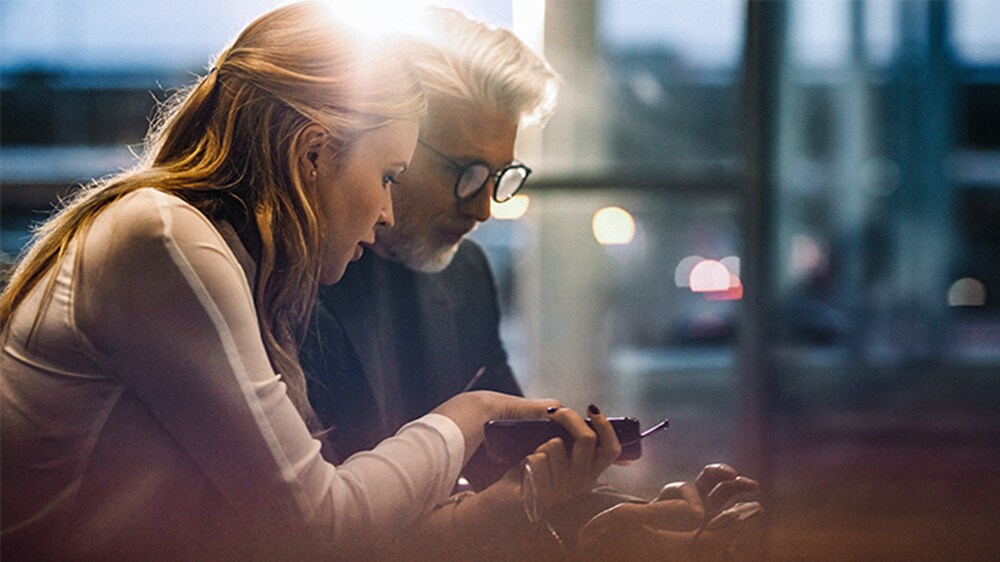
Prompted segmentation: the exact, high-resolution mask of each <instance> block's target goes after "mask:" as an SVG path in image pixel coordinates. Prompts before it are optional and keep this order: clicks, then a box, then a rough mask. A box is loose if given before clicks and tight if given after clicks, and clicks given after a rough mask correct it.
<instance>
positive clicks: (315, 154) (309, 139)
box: [297, 123, 329, 177]
mask: <svg viewBox="0 0 1000 562" xmlns="http://www.w3.org/2000/svg"><path fill="white" fill-rule="evenodd" d="M328 137H329V135H328V133H327V132H326V129H324V128H323V127H322V126H321V125H319V124H317V123H313V124H311V125H308V126H307V127H306V128H304V129H302V132H301V133H299V150H298V158H297V159H298V161H299V165H300V166H302V170H303V171H304V172H305V174H306V177H310V176H312V177H315V175H316V172H317V170H318V169H319V154H320V151H321V150H322V149H323V147H324V146H325V145H326V142H327V140H328Z"/></svg>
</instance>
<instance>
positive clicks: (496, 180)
mask: <svg viewBox="0 0 1000 562" xmlns="http://www.w3.org/2000/svg"><path fill="white" fill-rule="evenodd" d="M417 142H418V143H420V144H421V145H423V146H424V147H425V148H427V150H430V151H431V152H433V153H434V154H437V155H438V156H440V157H441V158H442V159H444V160H445V161H446V162H448V163H449V164H451V166H452V167H453V168H455V171H457V172H458V177H456V178H455V188H454V190H453V194H454V195H455V199H456V200H457V201H458V202H459V203H466V202H468V201H472V200H473V199H475V198H476V197H479V194H480V193H482V191H483V188H485V187H486V184H488V183H489V182H490V178H493V185H495V186H499V185H500V180H501V178H503V175H504V174H506V173H507V172H509V171H510V170H523V171H524V177H523V178H522V179H521V184H520V185H518V186H517V189H515V190H514V191H513V192H512V193H511V194H510V196H509V197H507V198H506V199H500V198H499V197H498V196H499V191H498V190H497V189H496V188H494V189H493V200H494V201H496V202H497V203H506V202H507V201H510V200H511V199H513V198H514V196H515V195H517V194H518V193H519V192H520V191H521V190H522V189H523V188H524V184H525V183H527V181H528V177H529V176H531V168H529V167H528V166H526V165H524V164H521V163H520V162H512V163H510V164H507V165H506V166H504V167H503V168H500V169H499V170H497V171H495V172H494V171H493V170H491V169H490V166H489V164H487V163H486V162H483V161H481V160H476V161H474V162H469V163H468V164H459V163H458V162H456V161H455V160H453V159H452V158H450V157H448V156H446V155H445V154H444V153H443V152H441V151H440V150H438V149H436V148H434V147H433V146H431V145H429V144H427V143H426V142H424V140H423V139H420V138H418V139H417ZM473 166H483V167H484V168H486V172H487V173H486V177H485V178H484V179H483V183H482V184H480V185H479V187H477V188H476V189H475V190H473V191H472V193H470V194H469V195H466V196H465V197H462V196H460V195H459V193H458V188H459V186H460V185H462V178H463V177H464V176H465V173H466V172H468V171H469V169H470V168H472V167H473Z"/></svg>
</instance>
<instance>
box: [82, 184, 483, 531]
mask: <svg viewBox="0 0 1000 562" xmlns="http://www.w3.org/2000/svg"><path fill="white" fill-rule="evenodd" d="M76 279H77V281H76V288H77V292H76V295H75V299H76V305H75V310H76V321H77V327H78V331H79V334H80V337H81V339H84V340H86V342H87V343H88V344H89V346H90V347H91V348H92V349H93V350H94V355H95V357H96V358H97V359H98V360H99V361H101V362H102V363H103V364H104V366H105V367H106V369H107V370H108V372H109V373H112V374H113V375H114V376H116V377H117V378H119V379H120V381H121V384H122V385H123V386H124V387H125V388H126V389H127V391H128V392H130V393H131V394H132V395H134V396H135V397H136V398H137V399H138V400H139V401H141V402H142V404H143V405H144V406H145V407H146V408H147V409H148V411H149V412H150V413H151V415H152V416H154V417H155V418H156V419H157V420H158V422H159V423H160V424H161V425H162V426H163V428H164V429H165V430H166V431H167V432H168V433H169V434H170V436H171V437H172V438H173V439H174V440H176V442H177V443H178V444H179V446H180V447H181V448H182V449H183V451H184V452H185V453H186V454H187V455H189V456H190V458H191V459H193V460H194V462H195V463H196V464H197V466H198V467H199V469H200V471H201V472H202V473H203V474H204V475H205V477H206V478H207V479H208V480H209V481H210V482H211V483H212V485H213V486H214V487H215V488H216V489H217V490H218V492H219V494H220V495H221V497H222V498H223V499H224V501H226V502H227V503H228V504H230V505H231V506H232V508H233V509H234V511H235V512H236V513H243V514H246V516H247V518H248V519H249V520H250V524H253V525H254V527H255V528H256V527H259V528H261V529H276V531H275V532H282V533H287V534H288V536H295V535H298V536H299V539H298V540H299V541H300V542H311V543H312V544H314V545H315V544H316V542H313V541H307V538H308V537H309V536H310V535H311V536H313V537H314V538H315V539H316V541H317V542H319V543H332V544H334V545H335V548H340V547H339V546H338V545H341V544H343V545H347V544H353V543H354V542H355V541H358V540H359V539H360V540H363V539H364V538H366V537H372V536H373V535H377V534H378V533H379V532H381V531H391V530H394V529H398V528H401V527H402V526H404V525H406V524H407V523H409V522H410V521H412V520H413V519H414V518H415V517H417V516H418V515H419V514H420V513H421V512H423V511H426V510H429V509H430V508H431V507H433V506H434V505H435V504H437V503H438V502H440V501H441V500H442V499H443V498H445V497H446V496H447V494H448V492H449V491H450V489H451V487H452V486H453V484H454V481H455V479H456V478H457V475H458V472H459V470H460V468H461V465H462V462H463V459H464V457H465V442H466V441H467V438H466V436H465V435H463V433H462V431H463V430H466V431H469V429H468V428H467V427H463V426H461V425H456V423H455V422H454V421H452V420H451V419H448V418H447V417H445V416H443V415H429V416H426V417H424V418H421V419H420V420H417V421H415V422H413V423H412V424H409V425H408V426H406V427H404V428H403V429H402V430H400V433H399V434H398V435H397V436H396V437H394V438H391V439H388V440H386V441H384V442H383V443H381V444H380V445H379V446H378V447H377V448H375V449H374V450H373V451H369V452H365V453H362V454H359V455H356V456H354V457H352V458H351V459H349V460H348V461H346V462H345V463H344V464H343V465H341V466H339V467H337V468H334V467H333V466H332V465H329V464H327V463H325V462H324V461H323V460H322V458H321V457H320V455H319V448H320V445H319V443H318V442H317V441H316V440H314V439H313V438H312V437H311V436H310V434H309V432H308V430H307V429H306V426H305V424H304V422H303V421H302V419H301V418H300V417H299V415H298V412H297V411H296V410H295V408H294V406H293V405H292V403H291V401H290V400H289V399H288V398H287V396H286V393H285V385H284V383H283V382H281V380H280V378H279V376H277V375H276V374H275V373H274V372H273V370H272V368H271V365H270V362H269V360H268V357H267V353H266V352H265V350H264V346H263V343H262V341H261V335H260V332H259V329H258V327H257V319H256V316H255V315H256V313H255V310H254V307H253V303H252V298H251V295H250V291H249V288H248V286H247V282H246V280H245V278H244V274H243V271H242V270H241V269H240V267H239V265H238V264H237V263H236V261H235V259H234V258H233V256H232V254H231V253H230V252H229V250H228V248H227V247H226V246H225V244H224V242H223V241H222V240H221V239H220V238H219V236H218V234H217V233H216V231H215V230H214V229H213V228H212V226H211V225H210V224H209V223H208V221H207V220H206V219H205V218H204V217H203V216H202V215H201V214H200V213H199V212H198V211H197V210H195V209H194V208H192V207H191V206H189V205H187V204H185V203H183V202H182V201H180V200H179V199H177V198H175V197H172V196H169V195H166V194H163V193H160V192H157V191H154V190H140V191H139V192H137V193H135V194H132V195H129V196H127V197H126V198H125V199H123V200H121V201H119V202H117V203H115V204H114V205H112V206H111V207H110V208H109V209H108V210H106V211H105V213H104V214H102V215H101V216H100V217H99V218H98V220H97V221H96V222H95V224H94V225H93V226H92V228H91V229H90V230H89V232H88V234H87V237H86V241H85V244H84V248H83V253H82V262H81V264H80V268H79V270H78V272H77V276H76ZM474 440H475V437H473V441H474ZM278 530H280V531H278Z"/></svg>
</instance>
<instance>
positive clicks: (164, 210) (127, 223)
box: [94, 187, 218, 240]
mask: <svg viewBox="0 0 1000 562" xmlns="http://www.w3.org/2000/svg"><path fill="white" fill-rule="evenodd" d="M102 215H103V216H100V217H98V220H97V221H95V225H94V227H95V229H96V230H101V229H102V226H103V228H105V229H110V231H111V233H113V235H114V237H115V238H117V239H139V240H148V239H157V240H162V239H163V238H164V237H168V238H177V237H181V238H190V237H206V236H207V237H210V238H212V239H217V238H218V230H217V229H216V228H215V227H214V226H213V225H212V223H211V221H209V220H208V218H207V217H206V216H205V215H204V214H203V213H202V212H201V211H199V210H198V209H197V208H195V207H194V206H193V205H191V204H190V203H188V202H187V201H185V200H184V199H182V198H180V197H178V196H177V195H173V194H171V193H167V192H165V191H161V190H159V189H156V188H152V187H143V188H139V189H136V190H134V191H132V192H130V193H128V194H126V195H123V196H122V197H121V198H120V199H118V200H117V201H115V202H113V203H111V204H110V205H109V206H108V207H107V208H106V209H105V210H104V212H103V213H102ZM102 223H103V224H102Z"/></svg>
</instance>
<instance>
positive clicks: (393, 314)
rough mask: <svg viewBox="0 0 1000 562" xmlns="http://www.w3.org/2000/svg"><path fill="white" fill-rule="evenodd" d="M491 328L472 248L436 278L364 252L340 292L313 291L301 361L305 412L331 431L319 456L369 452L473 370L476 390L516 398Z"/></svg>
mask: <svg viewBox="0 0 1000 562" xmlns="http://www.w3.org/2000/svg"><path fill="white" fill-rule="evenodd" d="M499 322H500V312H499V309H498V305H497V294H496V286H495V284H494V278H493V273H492V271H491V269H490V267H489V263H488V262H487V260H486V256H485V255H484V254H483V251H482V249H481V248H480V247H479V246H477V245H476V244H475V243H473V242H471V241H468V240H466V241H464V242H462V244H461V246H460V247H459V250H458V253H457V254H456V255H455V258H454V260H453V261H452V263H451V265H449V266H448V267H447V268H446V269H445V270H444V271H442V272H441V273H436V274H426V273H418V272H415V271H412V270H410V269H407V268H406V267H404V266H402V265H399V264H397V263H395V262H392V261H389V260H385V259H383V258H381V257H379V256H378V255H376V254H375V253H374V252H366V253H365V256H364V257H363V258H362V259H361V260H360V261H359V262H358V263H355V264H352V265H351V266H350V267H348V268H347V273H346V274H345V275H344V278H343V279H342V280H341V281H340V283H338V284H336V285H331V286H323V287H320V294H319V301H318V303H317V305H316V312H315V314H314V316H313V321H312V324H311V326H310V330H309V335H308V338H307V341H306V344H305V346H304V348H303V352H302V364H303V367H304V368H305V370H306V373H307V376H308V378H309V379H310V381H309V396H310V402H312V404H313V406H314V408H315V409H316V412H317V414H318V415H319V418H320V420H321V421H322V423H323V424H324V427H327V428H331V430H330V432H329V434H328V436H327V441H328V443H329V444H330V445H332V449H333V451H332V453H331V451H330V450H329V449H326V450H325V451H324V454H325V455H327V456H328V458H329V459H330V460H334V461H342V460H344V459H345V458H347V457H348V456H349V455H351V454H352V453H354V452H356V451H359V450H365V449H371V448H372V447H374V446H375V445H376V444H377V443H378V442H379V441H381V440H382V439H385V438H386V437H389V436H391V435H393V434H394V433H395V432H396V431H397V430H398V429H399V428H400V427H401V426H402V425H403V424H405V423H406V422H407V421H410V420H413V419H415V418H417V417H419V416H421V415H423V414H425V413H427V412H428V411H430V410H431V409H433V408H434V407H435V406H437V405H438V404H440V403H441V402H444V401H445V400H446V399H448V398H449V397H451V396H453V395H455V394H457V393H459V392H461V391H462V390H463V388H464V387H465V386H466V384H467V383H468V382H469V381H470V380H471V379H472V378H473V376H474V375H475V374H476V373H477V372H478V371H479V369H480V368H482V367H486V368H487V372H486V375H485V376H483V377H482V378H481V379H480V380H479V381H478V383H477V384H476V385H475V388H477V389H490V390H498V391H501V392H507V393H511V394H521V389H520V387H519V386H518V384H517V382H516V381H515V379H514V376H513V374H512V372H511V369H510V366H509V365H508V364H507V352H506V351H505V350H504V348H503V344H502V343H501V341H500V335H499V331H498V330H499ZM485 484H486V483H485V482H483V483H482V485H485Z"/></svg>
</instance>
